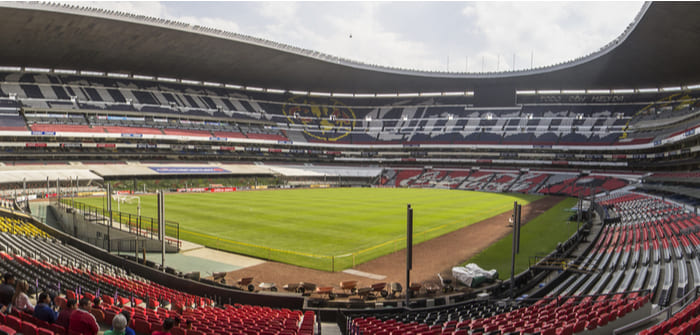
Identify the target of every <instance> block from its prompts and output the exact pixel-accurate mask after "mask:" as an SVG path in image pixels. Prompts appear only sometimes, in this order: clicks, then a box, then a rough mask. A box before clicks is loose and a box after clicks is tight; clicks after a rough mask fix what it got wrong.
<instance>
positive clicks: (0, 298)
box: [0, 273, 15, 308]
mask: <svg viewBox="0 0 700 335" xmlns="http://www.w3.org/2000/svg"><path fill="white" fill-rule="evenodd" d="M3 280H4V281H3V283H2V285H0V305H2V307H4V308H7V306H10V304H11V303H12V297H13V296H14V295H15V276H14V275H13V274H11V273H6V274H5V275H4V276H3Z"/></svg>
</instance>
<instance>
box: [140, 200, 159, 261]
mask: <svg viewBox="0 0 700 335" xmlns="http://www.w3.org/2000/svg"><path fill="white" fill-rule="evenodd" d="M164 197H165V193H164V192H163V190H159V191H158V235H160V242H161V249H160V257H161V270H163V271H165V201H164ZM139 228H140V227H139ZM151 231H152V230H151Z"/></svg>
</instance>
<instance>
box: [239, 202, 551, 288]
mask: <svg viewBox="0 0 700 335" xmlns="http://www.w3.org/2000/svg"><path fill="white" fill-rule="evenodd" d="M563 199H564V197H551V196H550V197H544V198H542V199H539V200H537V201H535V202H532V203H530V204H529V205H527V206H524V207H523V208H522V222H523V223H524V224H526V223H527V222H529V221H530V220H532V219H534V218H535V217H537V216H539V215H540V214H542V213H544V212H545V211H546V210H548V209H550V208H552V207H553V206H554V205H556V204H557V203H559V202H560V201H562V200H563ZM511 213H512V211H507V212H505V213H501V214H499V215H497V216H494V217H492V218H490V219H487V220H484V221H481V222H477V223H475V224H472V225H470V226H467V227H464V228H462V229H460V230H457V231H454V232H452V233H449V234H446V235H443V236H440V237H438V238H435V239H432V240H429V241H426V242H423V243H420V244H418V245H415V246H414V247H413V270H411V281H412V282H434V283H437V282H438V279H437V276H436V273H438V272H440V273H441V274H443V275H450V273H451V269H452V267H453V266H455V265H457V264H460V263H461V262H463V261H465V260H467V259H469V258H470V257H472V256H474V255H476V254H477V253H478V252H480V251H481V250H484V249H485V248H486V247H488V246H489V245H491V244H492V243H494V242H496V241H498V240H499V239H501V238H502V237H504V236H505V235H507V234H508V233H509V232H510V231H511V230H512V228H510V227H507V222H508V218H509V217H510V215H511ZM355 270H359V271H363V272H367V273H371V274H377V275H383V276H386V279H383V280H373V279H369V278H366V277H360V276H354V275H350V274H346V273H343V272H335V273H333V272H325V271H319V270H312V269H306V268H301V267H297V266H293V265H287V264H282V263H275V262H266V263H264V264H260V265H255V266H251V267H248V268H244V269H240V270H236V271H232V272H229V273H228V274H227V277H226V281H227V282H229V283H231V282H233V283H235V282H236V280H237V279H238V278H241V277H254V278H255V281H256V282H273V283H276V284H277V285H278V286H280V287H281V286H283V285H284V284H286V283H298V282H300V281H305V282H310V283H315V284H317V285H318V286H334V287H336V288H339V286H338V283H339V282H340V281H344V280H357V281H358V286H360V287H361V286H369V285H370V284H372V283H375V282H380V281H386V282H394V281H395V282H403V281H405V278H406V252H405V250H401V251H397V252H395V253H392V254H389V255H386V256H382V257H379V258H377V259H374V260H372V261H369V262H367V263H364V264H360V265H358V266H356V267H355ZM450 277H451V275H450Z"/></svg>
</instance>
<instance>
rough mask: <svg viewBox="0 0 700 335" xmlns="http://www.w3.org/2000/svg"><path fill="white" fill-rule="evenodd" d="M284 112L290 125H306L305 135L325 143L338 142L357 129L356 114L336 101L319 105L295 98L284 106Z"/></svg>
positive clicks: (304, 98) (327, 101) (309, 100)
mask: <svg viewBox="0 0 700 335" xmlns="http://www.w3.org/2000/svg"><path fill="white" fill-rule="evenodd" d="M282 112H283V113H284V115H286V116H287V119H288V120H289V122H290V123H292V124H300V125H304V133H306V134H307V135H309V136H311V137H313V138H315V139H319V140H323V141H331V142H335V141H338V140H340V139H342V138H343V137H345V136H348V135H349V134H350V131H351V130H352V129H353V128H354V127H355V113H354V112H353V111H352V109H351V108H350V107H348V106H346V105H345V104H343V103H342V102H340V101H338V100H335V99H328V100H326V101H325V103H319V102H317V101H314V100H311V99H309V98H308V97H302V96H295V97H291V98H289V100H288V101H287V103H285V104H284V106H283V107H282Z"/></svg>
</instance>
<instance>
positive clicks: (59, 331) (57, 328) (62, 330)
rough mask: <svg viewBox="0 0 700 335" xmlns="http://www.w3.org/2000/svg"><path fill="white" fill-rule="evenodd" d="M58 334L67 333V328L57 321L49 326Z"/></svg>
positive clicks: (64, 334)
mask: <svg viewBox="0 0 700 335" xmlns="http://www.w3.org/2000/svg"><path fill="white" fill-rule="evenodd" d="M49 329H51V330H52V331H53V332H54V333H55V334H56V335H66V334H67V333H66V328H63V326H59V325H57V324H55V323H52V324H51V325H50V327H49Z"/></svg>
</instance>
